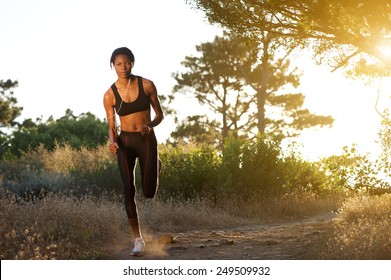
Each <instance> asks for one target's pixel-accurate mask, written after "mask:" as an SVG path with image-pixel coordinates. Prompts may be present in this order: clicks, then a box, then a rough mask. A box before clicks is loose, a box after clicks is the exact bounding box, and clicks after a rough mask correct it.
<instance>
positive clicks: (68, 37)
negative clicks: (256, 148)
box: [0, 0, 391, 158]
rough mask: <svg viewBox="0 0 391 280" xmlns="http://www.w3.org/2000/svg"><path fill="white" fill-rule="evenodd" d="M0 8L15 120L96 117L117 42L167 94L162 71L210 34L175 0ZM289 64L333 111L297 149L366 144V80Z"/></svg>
mask: <svg viewBox="0 0 391 280" xmlns="http://www.w3.org/2000/svg"><path fill="white" fill-rule="evenodd" d="M0 13H1V16H0V26H1V27H2V38H3V39H2V43H1V44H0V79H3V80H6V79H12V80H18V81H19V87H18V88H17V89H15V90H14V92H15V96H16V98H17V99H18V102H19V104H20V105H21V106H22V107H23V112H22V117H21V119H22V120H23V119H25V118H33V119H35V118H37V117H41V116H42V117H43V119H44V120H46V119H47V118H48V117H49V116H51V115H53V117H54V118H58V117H61V116H63V115H64V113H65V110H66V109H67V108H70V109H71V110H73V111H74V113H75V114H76V115H77V114H80V113H83V112H91V113H93V114H94V115H96V116H98V117H99V118H101V119H103V118H104V117H105V114H104V110H103V106H102V97H103V93H104V92H105V91H106V90H107V89H108V88H109V86H110V85H111V84H112V83H113V82H114V81H115V79H116V76H115V73H114V71H113V70H111V69H110V66H109V59H110V55H111V52H112V51H113V50H114V49H115V48H117V47H121V46H127V47H129V48H130V49H131V50H132V51H133V52H134V54H135V57H136V64H135V68H134V70H133V73H135V74H137V75H141V76H144V77H146V78H149V79H151V80H152V81H154V83H155V84H156V86H157V88H158V91H159V93H160V94H165V95H166V94H169V93H171V90H172V87H173V85H174V84H175V83H174V82H175V81H174V79H173V78H172V77H171V75H172V73H173V72H176V71H178V69H179V68H180V62H181V61H182V60H183V59H184V57H185V56H186V55H190V54H192V53H194V51H195V46H196V45H197V44H200V43H203V42H206V41H211V40H212V39H213V38H214V36H215V35H217V34H220V30H219V29H217V28H215V27H212V26H210V25H209V24H208V23H207V21H206V19H204V17H203V15H202V13H200V12H198V11H196V10H192V9H191V8H190V6H188V5H185V1H184V0H165V1H161V0H142V1H141V0H138V1H136V0H133V1H130V0H111V1H97V0H95V1H93V0H66V1H64V0H59V1H50V0H36V1H30V0H1V2H0ZM298 65H299V66H300V67H302V68H303V71H304V75H303V78H302V83H301V84H302V86H301V88H300V90H301V91H302V92H303V93H304V94H305V95H306V96H307V98H306V103H305V105H306V106H307V107H308V108H309V109H310V110H311V111H313V112H316V113H319V114H325V115H332V116H333V117H334V118H336V121H335V125H334V127H333V128H332V129H322V130H317V131H312V132H307V133H305V134H304V136H303V137H302V139H303V143H304V146H305V147H304V150H303V151H304V153H305V155H306V156H308V157H311V158H316V157H318V156H324V155H327V154H333V153H334V154H336V153H340V151H341V150H342V146H344V145H350V144H352V143H357V144H359V146H362V147H363V150H364V151H371V150H372V149H373V144H374V141H375V138H376V135H377V132H378V127H379V123H380V118H379V116H378V115H377V114H376V112H375V110H374V106H375V101H376V94H377V91H376V89H374V88H371V87H365V86H364V85H363V84H362V83H361V82H359V81H356V82H353V81H348V80H346V79H344V78H343V77H342V74H341V72H338V73H333V74H331V73H330V72H329V70H328V69H325V68H321V67H317V66H314V65H313V64H312V63H311V62H309V61H308V59H307V60H303V61H301V62H298ZM390 92H391V84H390V83H389V82H388V83H386V82H383V90H382V103H381V106H380V107H381V108H384V107H385V106H386V105H385V103H386V102H388V101H389V98H388V97H387V96H389V94H390ZM181 100H182V103H177V105H178V109H180V114H181V115H185V114H187V113H189V112H194V110H196V109H195V108H197V106H196V105H197V104H196V103H195V104H194V105H193V104H191V103H189V101H187V100H184V99H181ZM183 101H184V102H183ZM387 106H388V107H389V103H388V105H387ZM173 129H174V123H173V122H172V120H170V119H168V118H166V119H165V120H164V122H163V123H162V124H161V125H160V126H159V127H158V128H157V135H158V140H159V141H160V142H162V141H164V140H165V139H166V138H167V137H168V136H169V134H170V132H171V131H172V130H173Z"/></svg>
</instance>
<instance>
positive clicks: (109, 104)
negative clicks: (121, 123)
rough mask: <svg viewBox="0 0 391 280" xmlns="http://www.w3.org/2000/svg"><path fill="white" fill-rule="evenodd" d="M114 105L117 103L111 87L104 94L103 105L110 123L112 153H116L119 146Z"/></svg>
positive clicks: (110, 148)
mask: <svg viewBox="0 0 391 280" xmlns="http://www.w3.org/2000/svg"><path fill="white" fill-rule="evenodd" d="M114 105H115V98H114V95H113V93H112V92H111V91H110V89H109V90H108V91H107V92H106V93H105V95H104V96H103V106H104V108H105V110H106V118H107V122H108V123H109V139H110V144H109V150H110V152H111V153H112V154H116V153H117V150H118V148H119V146H118V134H117V127H116V123H115V111H114Z"/></svg>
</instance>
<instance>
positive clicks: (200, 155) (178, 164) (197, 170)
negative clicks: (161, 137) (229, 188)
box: [159, 144, 220, 199]
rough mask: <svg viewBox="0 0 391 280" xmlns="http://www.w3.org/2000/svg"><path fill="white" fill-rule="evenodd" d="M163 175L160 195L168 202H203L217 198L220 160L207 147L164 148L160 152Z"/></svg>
mask: <svg viewBox="0 0 391 280" xmlns="http://www.w3.org/2000/svg"><path fill="white" fill-rule="evenodd" d="M160 159H161V161H162V163H163V171H162V173H161V176H160V186H161V187H160V190H159V191H160V192H162V195H163V196H164V197H166V198H168V197H176V198H181V199H194V198H202V197H204V196H206V195H210V194H212V195H214V194H215V191H216V189H217V187H218V184H219V182H218V177H217V176H216V174H217V170H218V168H219V165H220V158H219V157H218V155H217V153H216V150H215V149H214V148H212V147H210V146H207V145H200V146H195V145H191V144H190V145H187V146H176V147H173V146H163V147H161V149H160Z"/></svg>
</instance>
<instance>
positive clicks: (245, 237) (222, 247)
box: [114, 212, 335, 260]
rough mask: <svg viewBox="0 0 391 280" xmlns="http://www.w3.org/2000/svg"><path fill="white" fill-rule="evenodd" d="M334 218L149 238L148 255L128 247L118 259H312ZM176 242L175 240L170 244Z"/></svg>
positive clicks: (321, 216) (325, 216)
mask: <svg viewBox="0 0 391 280" xmlns="http://www.w3.org/2000/svg"><path fill="white" fill-rule="evenodd" d="M334 217H335V214H334V213H332V212H327V213H323V214H319V215H316V216H312V217H309V218H305V219H301V220H297V221H293V222H285V223H275V224H263V225H251V226H245V227H237V228H233V229H224V230H197V231H188V232H183V233H179V234H176V235H172V236H171V235H160V236H159V235H158V236H156V237H155V238H151V237H149V238H146V245H147V246H146V254H145V256H143V257H140V258H134V257H131V256H130V249H129V243H127V244H126V245H123V246H120V248H119V250H118V251H117V252H116V253H115V255H114V258H115V259H123V260H125V259H154V260H160V259H166V260H197V259H202V260H208V259H219V260H228V259H235V260H236V259H248V260H251V259H266V260H289V259H291V260H292V259H294V260H300V259H312V254H313V252H314V250H316V249H317V247H319V242H317V241H319V240H321V239H322V235H323V234H325V233H326V230H327V228H328V226H329V223H330V222H331V220H332V219H333V218H334ZM171 238H173V240H171Z"/></svg>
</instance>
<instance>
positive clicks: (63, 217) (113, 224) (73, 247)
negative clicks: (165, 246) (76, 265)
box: [0, 194, 127, 259]
mask: <svg viewBox="0 0 391 280" xmlns="http://www.w3.org/2000/svg"><path fill="white" fill-rule="evenodd" d="M0 213H1V214H0V234H1V237H2V238H1V241H0V255H1V259H86V258H87V259H90V258H92V259H96V258H105V255H104V250H102V248H104V247H105V246H106V245H107V244H108V243H110V242H112V241H113V240H115V239H118V238H123V236H124V232H125V228H126V225H127V221H126V218H125V216H124V215H123V209H122V206H121V205H119V204H118V203H115V202H111V201H109V200H105V199H103V198H102V199H100V200H96V199H92V198H88V197H84V198H76V197H68V196H65V195H61V194H48V195H47V196H46V197H45V199H43V200H41V201H34V200H31V201H30V202H27V203H23V202H15V201H14V200H13V199H12V198H7V197H5V196H4V194H3V197H2V199H1V200H0Z"/></svg>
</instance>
